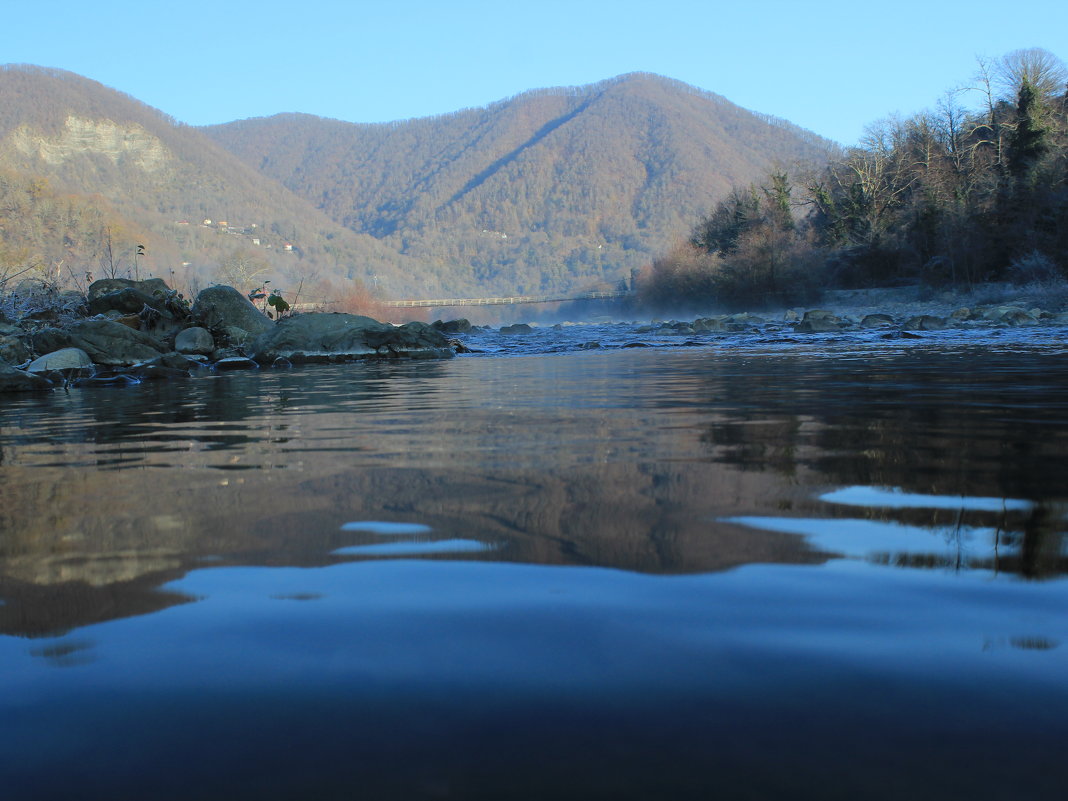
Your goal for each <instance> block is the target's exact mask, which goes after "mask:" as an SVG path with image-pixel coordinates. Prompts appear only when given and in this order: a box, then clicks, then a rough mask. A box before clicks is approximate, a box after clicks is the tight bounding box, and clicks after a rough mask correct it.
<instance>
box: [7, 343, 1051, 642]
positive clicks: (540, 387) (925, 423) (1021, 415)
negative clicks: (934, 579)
mask: <svg viewBox="0 0 1068 801" xmlns="http://www.w3.org/2000/svg"><path fill="white" fill-rule="evenodd" d="M973 364H974V361H973V360H971V359H963V358H961V357H959V356H955V355H952V354H950V355H945V354H942V355H940V354H925V355H922V357H917V356H915V355H909V354H905V355H902V354H896V355H894V354H891V355H887V354H882V355H881V356H879V357H878V358H872V359H868V360H864V361H862V360H859V359H857V358H855V357H851V358H849V359H836V358H834V357H833V356H832V355H827V354H821V355H818V356H805V355H803V354H786V355H783V354H765V355H763V356H762V357H761V358H753V355H752V354H751V353H749V354H740V355H733V354H730V353H722V352H708V351H702V352H689V353H663V352H661V353H653V352H645V353H642V352H637V351H628V352H617V353H603V354H587V355H582V356H573V355H572V356H564V357H547V356H541V357H538V356H533V357H524V358H522V359H457V360H453V361H451V362H448V363H435V364H407V365H394V366H387V367H382V366H368V365H360V366H354V367H338V368H329V367H326V368H307V369H302V370H296V371H292V372H263V373H261V374H257V375H233V374H231V375H228V376H220V377H218V378H212V379H205V380H200V381H193V382H188V383H182V384H177V383H176V384H165V383H164V384H145V385H142V386H140V387H135V388H129V389H127V390H123V391H121V392H104V391H100V392H92V391H79V392H72V393H70V394H69V395H66V394H57V395H53V396H48V397H46V398H43V399H32V400H27V399H22V400H19V401H18V402H15V403H12V404H10V405H8V406H7V407H6V408H5V409H4V410H3V412H0V415H2V416H0V498H2V504H0V531H2V532H3V537H2V539H0V598H3V599H4V601H5V603H4V604H3V605H0V631H5V632H11V633H23V634H36V633H44V632H53V631H56V630H61V629H67V628H71V627H74V626H79V625H84V624H86V623H89V622H93V621H97V620H105V619H109V618H113V617H121V616H124V615H134V614H142V613H145V612H149V611H153V610H155V609H158V608H162V607H164V606H168V605H170V604H173V603H176V602H180V601H182V600H187V599H183V598H181V597H178V596H166V595H162V594H159V593H156V592H154V591H153V589H154V588H155V587H158V586H160V585H162V584H164V583H166V582H167V581H170V580H172V579H174V578H176V577H178V576H180V575H182V574H183V573H184V572H186V571H188V570H191V569H194V568H200V567H205V566H210V565H213V564H219V565H250V564H251V565H301V566H309V567H311V566H318V565H325V564H331V563H333V562H335V561H337V560H339V559H361V558H380V555H381V551H382V548H379V547H377V546H380V545H383V544H385V543H387V542H389V541H390V540H389V538H388V537H386V536H383V535H381V534H376V533H374V532H368V531H346V530H343V529H342V526H343V525H344V524H345V523H346V522H350V521H359V520H385V521H397V522H410V523H418V524H421V525H424V526H427V527H429V529H430V531H429V532H428V533H427V534H426V535H425V537H424V539H425V540H426V541H427V542H431V543H434V542H437V543H456V542H463V543H468V544H470V543H473V542H477V543H485V544H486V545H487V546H488V547H487V548H486V549H485V550H476V549H474V548H473V547H466V549H458V548H457V546H455V544H454V545H450V546H448V547H446V546H445V545H440V546H439V547H438V548H437V549H436V550H440V551H442V552H441V553H423V554H417V555H418V556H419V558H435V559H457V558H459V559H478V560H506V561H520V562H530V563H537V564H559V565H595V566H602V567H613V568H619V569H624V570H634V571H645V572H656V573H681V572H707V571H715V570H723V569H727V568H731V567H735V566H738V565H743V564H748V563H753V562H782V563H810V562H818V561H822V560H823V559H825V558H826V556H825V555H826V554H828V553H842V552H843V551H842V549H840V548H836V547H831V546H832V545H833V543H821V541H820V540H819V538H817V537H812V536H809V532H806V531H804V530H799V529H798V528H797V525H798V521H805V520H807V521H816V522H817V523H818V521H820V520H834V521H838V522H842V521H848V520H852V519H857V520H865V521H869V522H882V523H887V524H891V523H893V524H900V525H910V526H913V527H919V528H922V529H924V530H927V531H930V532H932V536H935V537H941V536H942V534H941V532H944V531H946V530H950V531H952V530H953V527H956V529H957V530H958V531H963V530H970V529H975V528H982V529H984V530H985V529H990V530H992V531H995V532H996V536H997V537H998V541H997V545H998V551H997V553H996V554H993V555H991V556H981V555H977V554H975V553H971V552H970V553H968V554H966V555H967V557H968V558H967V559H964V560H959V559H958V560H957V562H958V566H961V567H972V568H976V567H978V568H984V569H994V570H998V571H1002V572H1004V571H1010V572H1018V573H1021V574H1023V575H1025V576H1044V575H1052V574H1063V573H1064V572H1068V571H1066V566H1065V563H1064V559H1065V556H1064V545H1063V528H1064V519H1063V514H1062V512H1061V510H1060V507H1057V506H1056V502H1057V501H1058V499H1059V497H1060V496H1059V493H1063V487H1064V480H1063V479H1064V474H1063V468H1062V466H1061V456H1062V454H1063V453H1064V452H1065V451H1066V448H1065V444H1066V443H1065V441H1064V440H1065V437H1066V434H1065V431H1066V428H1065V427H1064V425H1063V423H1064V420H1065V417H1066V416H1068V414H1066V411H1065V407H1064V403H1063V401H1061V397H1063V396H1064V395H1063V389H1064V388H1063V386H1062V385H1063V379H1062V377H1059V376H1058V374H1057V372H1056V371H1055V370H1050V369H1047V368H1048V364H1047V363H1046V362H1044V361H1043V360H1042V359H1041V358H1035V359H1032V360H1031V361H1030V362H1029V361H1028V360H1026V359H1024V358H1023V357H1020V356H1019V355H1015V356H1013V359H1012V360H1006V359H1004V358H1003V359H1001V360H1000V361H999V360H998V359H995V358H992V357H989V356H987V358H986V361H985V362H984V365H985V372H984V373H983V374H975V372H974V370H973V367H972V365H973ZM1028 371H1029V372H1028ZM856 484H864V485H868V486H874V487H898V488H902V489H903V490H904V491H907V492H914V493H924V494H927V495H940V496H965V497H992V498H999V497H1015V498H1022V499H1027V500H1028V501H1029V502H1032V503H1031V505H1030V506H1028V508H1027V509H1016V510H1011V511H1009V512H1006V513H1004V514H999V513H997V512H992V511H980V510H965V511H964V512H961V511H960V510H959V509H946V508H939V509H929V508H884V507H880V506H878V505H871V506H866V507H863V508H861V509H859V510H858V509H856V508H848V507H844V506H842V505H837V504H832V503H828V502H821V501H819V500H818V499H817V496H818V495H819V494H820V493H821V492H823V491H825V490H826V489H828V488H834V487H841V486H844V485H856ZM747 517H760V518H764V519H771V518H776V519H782V520H786V521H788V523H787V524H783V525H781V526H778V527H776V526H770V527H769V526H765V527H760V526H753V525H746V524H742V523H739V522H724V521H725V520H726V519H733V518H747ZM789 521H793V522H792V523H790V522H789ZM791 526H793V527H791ZM806 536H807V537H808V540H807V541H806V539H805V537H806ZM932 541H935V540H932ZM354 546H355V547H357V548H359V547H360V546H371V547H370V548H364V549H362V550H355V551H344V550H342V551H341V552H340V553H337V552H338V551H339V549H349V548H353V547H354ZM424 550H428V549H424ZM429 550H430V551H433V550H435V549H434V548H429ZM947 554H948V555H947ZM866 558H870V559H872V560H873V561H878V559H879V558H882V557H879V556H878V555H872V554H871V553H868V552H866ZM954 559H955V557H953V556H952V554H951V553H950V552H949V551H947V550H946V549H945V548H942V547H933V548H930V549H928V550H923V549H919V550H916V549H911V548H910V549H907V550H906V551H892V550H888V551H886V552H885V559H884V561H885V562H886V563H888V564H897V565H901V566H908V567H918V566H938V567H953V562H954Z"/></svg>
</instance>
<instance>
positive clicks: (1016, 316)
mask: <svg viewBox="0 0 1068 801" xmlns="http://www.w3.org/2000/svg"><path fill="white" fill-rule="evenodd" d="M1001 322H1003V323H1008V324H1009V325H1037V324H1038V319H1037V318H1036V317H1034V316H1033V315H1031V314H1030V313H1028V312H1025V311H1024V310H1023V309H1017V308H1011V309H1006V310H1005V312H1004V313H1003V314H1002V315H1001Z"/></svg>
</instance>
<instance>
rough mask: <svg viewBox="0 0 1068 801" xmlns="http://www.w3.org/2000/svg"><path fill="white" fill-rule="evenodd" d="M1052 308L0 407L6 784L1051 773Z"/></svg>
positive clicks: (923, 779) (1063, 733)
mask: <svg viewBox="0 0 1068 801" xmlns="http://www.w3.org/2000/svg"><path fill="white" fill-rule="evenodd" d="M1066 337H1068V329H1064V328H1041V329H1039V328H1035V329H996V330H992V331H987V332H981V333H976V332H956V331H947V332H934V333H931V334H926V335H924V336H923V337H922V338H919V339H912V338H908V339H903V338H900V337H886V336H885V335H880V334H878V333H870V332H868V333H861V334H848V335H841V336H815V337H810V338H807V339H802V338H790V337H781V336H767V335H761V334H758V333H754V334H750V335H722V336H720V335H712V334H709V335H702V336H698V337H690V338H684V337H671V336H661V335H659V334H656V333H655V332H654V333H650V332H648V331H646V332H639V331H638V330H637V329H636V328H635V327H634V326H632V325H621V324H620V325H611V324H603V325H597V326H594V325H587V326H563V327H558V328H555V329H553V328H549V327H546V328H544V329H539V330H536V331H534V332H533V333H532V334H528V335H526V336H511V337H509V336H505V335H502V334H499V333H495V332H475V333H473V334H471V335H468V336H466V337H464V340H465V342H466V344H467V345H468V346H469V347H470V348H472V349H473V350H476V351H478V352H476V353H472V354H470V355H462V356H459V357H457V358H455V359H451V360H447V361H434V362H425V361H410V362H395V363H378V364H352V365H345V366H314V367H313V366H309V367H301V368H294V369H289V370H269V369H265V370H261V371H256V372H248V373H220V374H217V375H212V376H211V377H207V378H199V379H191V380H189V381H172V382H146V383H143V384H140V385H136V386H129V387H123V388H118V387H111V388H103V387H96V388H81V389H72V390H70V391H69V392H63V391H56V392H54V393H51V394H49V395H46V396H32V397H31V396H26V397H14V396H7V397H5V398H3V401H2V405H0V787H3V788H4V790H3V793H4V798H5V799H9V800H10V801H21V799H30V798H33V799H69V798H81V799H95V798H105V797H106V798H112V799H115V798H140V799H296V798H300V799H342V798H344V799H350V798H367V799H423V798H425V799H436V798H457V799H546V798H553V799H639V798H640V799H649V798H665V799H707V798H717V797H718V798H730V799H773V798H774V799H779V798H782V799H787V798H788V799H807V798H812V799H817V798H818V799H856V798H865V799H900V798H910V799H957V798H960V799H969V801H975V799H988V798H989V799H995V798H997V799H1001V798H1010V797H1011V798H1026V799H1047V798H1048V799H1053V798H1057V799H1059V798H1061V797H1062V795H1063V791H1064V787H1065V786H1066V783H1068V761H1066V760H1065V757H1064V746H1065V743H1068V581H1066V574H1068V547H1066V536H1065V532H1066V531H1068V480H1066V479H1068V462H1066V457H1068V344H1066Z"/></svg>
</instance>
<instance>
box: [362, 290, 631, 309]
mask: <svg viewBox="0 0 1068 801" xmlns="http://www.w3.org/2000/svg"><path fill="white" fill-rule="evenodd" d="M631 294H632V293H631V292H628V291H627V290H623V289H614V290H607V291H604V292H580V293H579V294H577V295H512V296H510V297H501V298H436V299H432V300H386V301H381V304H382V305H383V306H391V307H393V308H401V309H412V308H426V307H434V308H444V307H448V306H516V305H519V304H525V303H569V302H573V301H577V300H613V299H615V298H625V297H629V296H630V295H631Z"/></svg>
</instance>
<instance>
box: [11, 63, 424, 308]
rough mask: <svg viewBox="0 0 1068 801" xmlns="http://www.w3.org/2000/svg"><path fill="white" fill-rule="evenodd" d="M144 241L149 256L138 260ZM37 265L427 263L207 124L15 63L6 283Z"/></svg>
mask: <svg viewBox="0 0 1068 801" xmlns="http://www.w3.org/2000/svg"><path fill="white" fill-rule="evenodd" d="M137 244H143V245H145V247H146V249H147V255H146V256H145V257H144V258H143V259H135V258H134V256H133V254H134V252H135V248H136V245H137ZM34 267H36V268H37V269H36V272H43V271H48V272H51V273H54V274H58V275H59V277H61V278H62V277H65V275H66V273H68V272H71V273H76V274H77V275H78V276H82V275H84V274H85V273H92V274H94V275H95V276H96V277H103V276H104V275H105V274H108V273H114V274H125V273H128V272H132V271H133V270H134V269H140V270H141V271H144V272H151V273H153V274H156V275H159V276H161V277H164V278H169V279H172V280H174V281H176V282H180V283H183V284H185V285H190V284H192V285H195V284H197V283H201V284H203V283H207V282H210V281H215V280H227V281H232V282H234V283H248V282H254V281H256V280H260V281H262V280H264V279H265V278H267V277H268V276H270V277H272V278H274V279H275V283H276V285H278V283H279V282H288V283H291V284H293V285H296V284H297V282H298V281H300V280H302V279H307V280H308V281H309V282H314V280H315V279H317V278H322V277H330V278H334V279H335V280H342V281H344V280H345V279H350V278H354V277H355V278H359V277H362V275H363V274H364V273H366V272H367V271H370V272H373V273H376V274H379V275H381V276H382V280H383V282H384V284H386V285H387V286H389V285H390V279H391V278H397V279H398V284H397V285H396V286H395V287H392V288H396V289H398V290H399V289H400V285H399V279H400V276H403V275H404V274H406V273H410V272H411V271H413V270H414V269H415V267H414V266H413V265H412V264H411V263H410V262H409V260H408V259H406V258H405V257H403V256H401V255H400V254H398V253H396V252H395V251H393V250H391V249H389V248H387V247H384V246H382V245H381V244H379V243H378V242H377V241H376V240H374V239H373V238H372V237H369V236H360V235H358V234H354V233H352V232H351V231H348V230H347V229H345V228H344V227H342V226H340V225H337V224H336V223H334V222H332V221H331V220H329V219H328V218H327V217H326V216H325V215H323V214H322V213H321V212H319V211H318V210H317V209H315V208H313V207H312V206H311V205H310V204H309V203H308V202H307V201H305V200H303V199H301V198H298V197H297V196H295V195H294V194H292V193H291V192H289V191H288V190H287V189H285V188H284V187H282V186H281V185H279V184H278V183H277V182H276V181H273V180H271V179H269V178H267V177H265V176H263V175H260V174H259V173H258V172H256V171H255V170H252V169H250V168H248V167H247V166H246V165H245V164H243V163H241V162H240V161H239V160H238V159H236V158H234V157H233V156H232V155H231V154H230V153H228V152H226V151H225V150H223V149H222V148H221V147H219V146H218V145H216V144H215V143H214V142H213V141H212V140H211V139H209V138H208V137H207V136H205V135H204V134H203V133H202V132H200V131H199V130H198V129H196V128H193V127H190V126H185V125H180V124H178V123H176V122H175V121H174V120H172V119H171V118H169V117H167V116H166V115H165V114H163V113H162V112H160V111H158V110H156V109H154V108H151V107H149V106H147V105H145V104H143V103H141V102H140V101H137V100H135V99H134V98H132V97H129V96H128V95H125V94H123V93H121V92H117V91H115V90H113V89H109V88H107V87H105V86H103V85H102V84H99V83H97V82H95V81H91V80H89V79H87V78H83V77H81V76H78V75H75V74H73V73H69V72H64V71H61V70H52V69H45V68H41V67H33V66H26V65H7V66H4V67H0V278H2V277H3V275H5V274H8V275H10V274H13V273H14V272H19V273H20V274H21V271H23V270H26V269H27V268H34ZM34 272H35V270H33V269H31V271H30V274H31V275H33V274H34ZM357 273H359V274H357ZM53 277H54V276H53Z"/></svg>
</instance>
